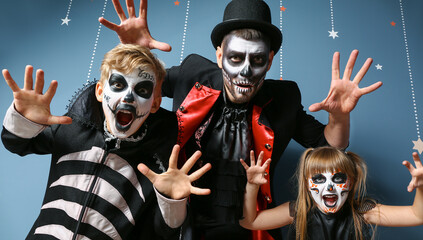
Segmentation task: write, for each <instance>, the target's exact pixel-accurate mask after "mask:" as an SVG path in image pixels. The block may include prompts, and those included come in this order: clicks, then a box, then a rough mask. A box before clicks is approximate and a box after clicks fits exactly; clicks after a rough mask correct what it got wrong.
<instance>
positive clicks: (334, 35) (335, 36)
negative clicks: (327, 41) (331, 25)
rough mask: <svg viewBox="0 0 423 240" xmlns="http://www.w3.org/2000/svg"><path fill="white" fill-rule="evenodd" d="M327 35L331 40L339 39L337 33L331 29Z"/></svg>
mask: <svg viewBox="0 0 423 240" xmlns="http://www.w3.org/2000/svg"><path fill="white" fill-rule="evenodd" d="M328 33H329V37H332V38H333V39H335V38H337V37H339V36H338V32H335V31H334V30H333V29H332V31H328Z"/></svg>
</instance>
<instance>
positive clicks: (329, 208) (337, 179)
mask: <svg viewBox="0 0 423 240" xmlns="http://www.w3.org/2000/svg"><path fill="white" fill-rule="evenodd" d="M308 186H309V190H310V193H311V196H312V197H313V200H314V202H315V203H316V205H317V206H318V208H319V209H320V211H322V212H323V213H335V212H337V211H338V210H339V209H341V207H342V206H343V205H344V203H345V201H346V200H347V198H348V193H349V191H350V180H349V179H348V176H347V175H346V174H345V173H342V172H333V173H332V172H324V173H317V174H314V175H313V176H312V177H310V178H309V179H308Z"/></svg>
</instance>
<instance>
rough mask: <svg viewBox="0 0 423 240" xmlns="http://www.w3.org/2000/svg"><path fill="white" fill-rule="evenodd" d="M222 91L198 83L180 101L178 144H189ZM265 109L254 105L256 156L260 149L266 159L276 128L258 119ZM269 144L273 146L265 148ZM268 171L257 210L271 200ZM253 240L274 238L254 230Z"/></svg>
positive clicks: (264, 206) (263, 207)
mask: <svg viewBox="0 0 423 240" xmlns="http://www.w3.org/2000/svg"><path fill="white" fill-rule="evenodd" d="M220 92H221V91H219V90H215V89H211V88H208V87H205V86H203V85H201V84H199V83H196V84H195V86H194V87H193V88H192V89H191V91H190V92H189V93H188V95H187V97H186V98H185V99H184V101H183V102H182V104H181V107H180V108H179V109H178V110H177V111H176V116H177V118H178V127H179V130H178V144H179V145H180V146H181V148H182V147H183V146H184V145H185V144H186V142H187V141H188V140H189V138H190V137H191V136H192V134H194V132H195V130H196V129H197V128H198V126H199V125H200V124H201V122H202V121H203V119H204V118H205V117H206V116H207V114H208V113H209V111H210V109H211V108H212V107H213V105H214V103H215V102H216V100H217V99H218V97H219V95H220ZM261 111H262V108H261V107H258V106H254V107H253V114H252V121H251V125H252V131H253V140H254V151H255V154H256V156H258V154H260V152H261V151H263V152H264V160H267V159H268V158H271V156H272V151H273V141H274V133H273V130H272V129H270V128H269V127H267V126H265V125H264V124H262V123H260V122H259V119H260V114H261ZM266 145H268V146H270V148H269V147H266ZM266 172H267V183H266V184H263V185H262V186H261V188H260V192H259V194H258V196H257V209H258V210H262V209H266V206H267V204H268V203H271V202H272V196H271V192H270V178H269V168H267V170H266ZM252 239H253V240H273V237H272V236H271V235H270V234H269V233H268V232H267V231H263V230H254V231H252Z"/></svg>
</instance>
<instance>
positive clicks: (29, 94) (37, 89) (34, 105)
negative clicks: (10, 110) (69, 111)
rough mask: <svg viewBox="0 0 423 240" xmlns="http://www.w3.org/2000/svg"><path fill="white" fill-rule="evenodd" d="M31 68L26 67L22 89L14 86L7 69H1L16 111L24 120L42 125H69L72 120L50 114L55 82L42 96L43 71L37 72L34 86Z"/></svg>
mask: <svg viewBox="0 0 423 240" xmlns="http://www.w3.org/2000/svg"><path fill="white" fill-rule="evenodd" d="M33 70H34V69H33V67H32V66H30V65H28V66H26V68H25V80H24V87H23V88H22V89H20V88H19V86H18V85H17V84H16V82H15V81H14V80H13V78H12V76H11V75H10V73H9V71H8V70H7V69H3V71H2V73H3V77H4V79H5V80H6V83H7V85H9V87H10V89H12V91H13V98H14V105H15V109H16V111H18V112H19V113H20V114H22V115H23V116H24V117H25V118H27V119H29V120H31V121H33V122H35V123H38V124H43V125H53V124H70V123H72V119H71V118H70V117H66V116H53V115H51V113H50V103H51V100H52V99H53V96H54V94H55V93H56V89H57V81H55V80H53V81H52V82H51V83H50V86H49V88H48V90H47V91H46V92H45V94H43V88H44V71H43V70H41V69H38V70H37V73H36V78H35V85H34V84H33V78H32V73H33Z"/></svg>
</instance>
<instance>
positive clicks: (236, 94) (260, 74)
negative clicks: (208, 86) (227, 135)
mask: <svg viewBox="0 0 423 240" xmlns="http://www.w3.org/2000/svg"><path fill="white" fill-rule="evenodd" d="M222 51H223V52H222V68H223V69H222V72H223V79H224V85H225V89H226V93H227V94H228V97H229V99H230V100H231V101H232V102H234V103H245V102H248V101H250V100H251V98H252V97H253V96H254V95H255V94H256V93H257V91H258V90H259V89H260V87H261V86H262V84H263V81H264V77H265V76H266V72H267V70H268V66H269V53H270V48H269V45H268V44H266V42H265V41H263V40H257V41H250V40H245V39H243V38H240V37H237V36H235V35H230V36H229V37H228V40H227V41H226V44H225V45H224V46H223V48H222Z"/></svg>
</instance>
